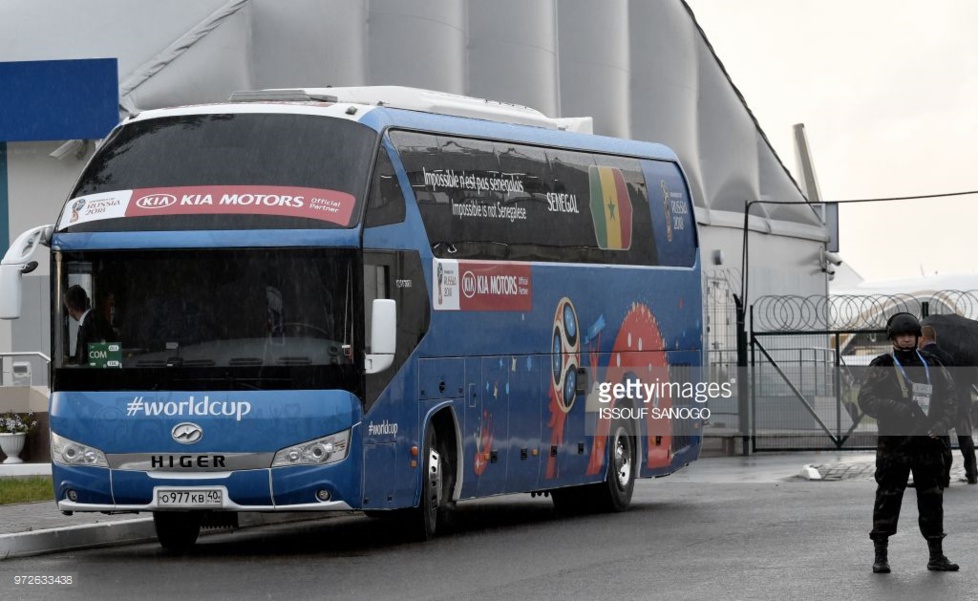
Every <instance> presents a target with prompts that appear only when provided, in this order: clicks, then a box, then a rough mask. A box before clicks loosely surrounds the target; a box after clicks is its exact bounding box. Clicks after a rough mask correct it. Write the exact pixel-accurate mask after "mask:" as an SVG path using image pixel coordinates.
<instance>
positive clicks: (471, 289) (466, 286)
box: [462, 271, 475, 298]
mask: <svg viewBox="0 0 978 601" xmlns="http://www.w3.org/2000/svg"><path fill="white" fill-rule="evenodd" d="M462 294H464V295H465V298H472V297H473V296H475V274H473V273H472V272H471V271H466V272H465V273H464V274H462Z"/></svg>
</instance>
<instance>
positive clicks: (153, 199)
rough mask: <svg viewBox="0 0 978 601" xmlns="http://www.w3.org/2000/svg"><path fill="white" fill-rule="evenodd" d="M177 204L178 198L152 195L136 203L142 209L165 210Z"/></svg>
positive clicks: (166, 195)
mask: <svg viewBox="0 0 978 601" xmlns="http://www.w3.org/2000/svg"><path fill="white" fill-rule="evenodd" d="M175 204H177V197H176V196H173V195H172V194H150V195H149V196H143V197H142V198H140V199H139V200H137V201H136V206H137V207H139V208H140V209H165V208H167V207H172V206H173V205H175Z"/></svg>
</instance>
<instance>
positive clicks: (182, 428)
mask: <svg viewBox="0 0 978 601" xmlns="http://www.w3.org/2000/svg"><path fill="white" fill-rule="evenodd" d="M170 435H171V436H173V440H175V441H177V442H179V443H180V444H194V443H195V442H197V441H198V440H200V439H201V438H203V437H204V430H203V429H202V428H201V427H200V426H198V425H197V424H194V423H191V422H182V423H179V424H177V425H175V426H173V430H171V431H170Z"/></svg>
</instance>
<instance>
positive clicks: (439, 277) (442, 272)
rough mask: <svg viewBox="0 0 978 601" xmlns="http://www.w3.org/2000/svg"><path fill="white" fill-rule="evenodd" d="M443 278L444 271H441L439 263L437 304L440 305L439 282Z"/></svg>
mask: <svg viewBox="0 0 978 601" xmlns="http://www.w3.org/2000/svg"><path fill="white" fill-rule="evenodd" d="M443 278H444V270H443V269H442V266H441V263H439V264H438V304H439V305H440V304H441V303H442V298H441V282H442V279H443Z"/></svg>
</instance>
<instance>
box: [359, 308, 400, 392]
mask: <svg viewBox="0 0 978 601" xmlns="http://www.w3.org/2000/svg"><path fill="white" fill-rule="evenodd" d="M370 310H371V326H370V351H371V352H370V354H368V355H367V358H366V366H365V367H366V371H367V373H368V374H375V373H378V372H382V371H384V370H385V369H387V368H388V367H390V366H391V365H393V364H394V350H395V348H396V346H397V302H396V301H394V300H393V299H389V298H375V299H374V302H373V305H371V308H370Z"/></svg>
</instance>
